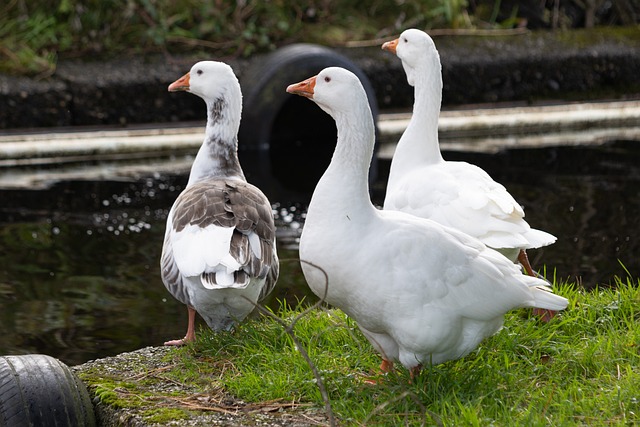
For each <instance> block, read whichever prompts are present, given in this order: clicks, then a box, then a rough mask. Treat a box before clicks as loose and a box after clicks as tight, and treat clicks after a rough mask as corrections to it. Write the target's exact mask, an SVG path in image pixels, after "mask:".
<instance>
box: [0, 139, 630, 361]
mask: <svg viewBox="0 0 640 427" xmlns="http://www.w3.org/2000/svg"><path fill="white" fill-rule="evenodd" d="M444 154H445V157H446V158H447V159H450V160H454V159H463V160H468V161H472V162H474V163H476V164H478V165H479V166H481V167H483V168H485V169H486V170H487V171H488V172H489V173H490V174H491V175H492V176H493V177H494V178H495V179H496V180H498V181H500V182H502V183H503V184H504V185H505V186H506V187H507V188H508V189H509V191H510V192H511V193H512V194H513V195H514V196H515V197H516V198H517V199H518V200H519V201H520V202H521V203H522V204H523V205H524V206H525V209H526V212H527V219H528V220H529V222H530V223H531V224H532V225H533V226H535V227H538V228H541V229H544V230H547V231H549V232H551V233H553V234H555V235H556V236H558V242H557V243H556V244H555V245H553V246H550V247H548V248H544V249H540V250H537V251H532V252H531V259H532V262H533V263H534V265H535V266H538V267H541V266H543V265H546V266H547V268H548V270H549V271H553V270H554V269H555V271H556V275H557V276H558V277H560V278H570V279H575V278H581V280H582V281H583V283H584V285H585V286H587V287H591V286H593V285H595V284H596V283H599V284H608V283H610V282H612V279H613V276H614V275H618V276H625V274H626V273H625V270H624V269H623V268H622V267H621V266H620V264H619V263H618V260H620V261H621V262H622V263H624V265H625V266H626V267H627V268H628V269H629V271H630V272H631V273H632V274H634V275H638V274H640V261H638V259H637V257H636V256H635V254H637V253H638V250H639V249H640V239H639V238H638V235H639V233H638V231H639V229H640V220H639V219H638V218H640V197H639V196H640V185H639V184H640V146H638V143H637V142H618V143H614V144H608V145H605V146H602V147H560V148H552V149H549V148H545V149H528V150H511V151H503V152H500V153H498V154H496V155H489V154H478V153H474V154H469V153H459V152H446V151H445V153H444ZM387 169H388V163H386V164H385V162H381V164H380V175H381V176H380V177H381V180H380V182H378V183H376V185H375V186H374V191H373V194H374V199H375V201H376V202H377V203H380V202H381V197H382V194H383V191H384V182H385V179H386V178H385V176H384V175H385V171H386V170H387ZM185 181H186V177H185V176H182V175H179V176H171V175H162V176H159V175H156V176H150V177H147V178H144V179H139V180H135V181H130V182H129V181H100V182H96V181H69V182H61V183H58V184H56V185H54V186H53V187H52V188H50V189H48V190H40V191H2V192H0V198H1V200H2V203H1V205H0V263H1V265H2V266H3V267H2V269H0V333H1V334H2V336H3V340H2V341H0V354H11V353H36V352H43V353H47V354H50V355H53V356H56V357H59V358H60V359H61V360H63V361H65V362H67V363H69V364H76V363H81V362H84V361H86V360H88V359H93V358H97V357H103V356H107V355H112V354H116V353H119V352H123V351H129V350H133V349H136V348H140V347H142V346H146V345H158V344H160V343H162V342H163V341H164V340H166V339H170V338H177V337H180V336H182V335H183V334H184V331H185V327H186V310H185V308H184V306H182V305H181V304H180V303H178V302H177V301H175V300H174V299H173V298H172V297H171V296H170V295H169V294H168V292H167V291H166V290H165V289H164V286H163V285H162V283H161V281H160V273H159V258H160V251H161V246H162V237H163V233H164V221H165V219H166V215H167V209H168V208H169V207H170V206H171V204H172V202H173V200H174V199H175V197H176V196H177V194H178V193H179V192H180V190H181V189H182V188H183V186H184V184H185ZM304 208H305V205H304V203H300V204H295V205H289V204H287V205H283V206H281V205H279V204H275V205H274V212H275V213H276V214H277V217H278V227H279V234H278V239H279V245H280V258H281V260H282V267H281V276H280V277H281V278H280V281H279V284H278V286H277V288H276V291H275V292H274V294H273V295H272V296H271V298H270V300H269V301H268V304H270V305H271V306H272V307H274V308H277V307H278V304H279V303H278V300H279V299H280V300H281V299H287V300H288V301H289V302H291V303H293V304H295V303H297V301H299V300H301V299H305V298H307V301H311V299H312V297H311V294H310V292H309V290H308V288H307V287H306V285H305V284H304V280H303V278H302V274H301V271H300V266H299V264H298V262H297V260H296V259H297V246H296V245H297V238H298V236H299V233H300V230H301V227H302V224H303V217H304ZM201 324H202V325H204V324H203V323H201Z"/></svg>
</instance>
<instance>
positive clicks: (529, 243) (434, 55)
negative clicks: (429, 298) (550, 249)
mask: <svg viewBox="0 0 640 427" xmlns="http://www.w3.org/2000/svg"><path fill="white" fill-rule="evenodd" d="M382 49H383V50H386V51H389V52H392V53H395V54H396V55H397V56H398V58H400V60H401V61H402V67H403V68H404V70H405V73H406V75H407V81H408V83H409V84H410V85H411V86H413V87H414V88H415V100H414V105H413V114H412V116H411V120H410V121H409V125H408V126H407V129H406V130H405V132H404V133H403V134H402V137H401V138H400V140H399V141H398V144H397V146H396V150H395V153H394V155H393V158H392V160H391V168H390V171H389V179H388V183H387V191H386V195H385V200H384V205H383V209H385V210H394V211H402V212H407V213H410V214H413V215H417V216H419V217H422V218H428V219H432V220H434V221H437V222H439V223H441V224H444V225H447V226H450V227H453V228H457V229H458V230H461V231H463V232H465V233H466V234H468V235H470V236H473V237H475V238H477V239H479V240H480V241H481V242H482V243H484V244H485V245H487V246H489V247H491V248H493V249H495V250H497V251H499V252H501V253H502V254H503V255H505V256H506V257H507V258H509V259H511V260H512V261H513V262H518V261H519V262H520V263H521V264H522V266H523V267H524V268H525V271H526V272H527V273H528V274H529V275H531V276H533V275H536V273H535V272H534V271H533V268H532V267H531V264H530V263H529V260H528V257H527V252H526V249H529V248H539V247H543V246H547V245H550V244H552V243H554V242H555V241H556V237H555V236H553V235H551V234H549V233H547V232H545V231H541V230H536V229H533V228H531V227H530V226H529V224H528V223H527V222H526V221H525V220H524V210H523V209H522V207H521V206H520V204H518V202H517V201H516V200H515V199H514V198H513V196H511V194H509V192H508V191H507V190H506V188H505V187H504V186H503V185H501V184H499V183H498V182H496V181H494V180H493V179H492V178H491V177H490V176H489V174H487V173H486V172H485V171H484V170H483V169H481V168H479V167H478V166H475V165H473V164H470V163H466V162H453V161H445V160H444V159H443V157H442V154H441V152H440V146H439V142H438V117H439V115H440V104H441V101H442V73H441V65H440V56H439V55H438V51H437V49H436V46H435V44H434V43H433V40H432V39H431V37H429V35H427V34H426V33H425V32H423V31H420V30H417V29H408V30H405V31H404V32H402V34H401V35H400V37H398V38H397V39H395V40H392V41H389V42H386V43H384V44H383V45H382Z"/></svg>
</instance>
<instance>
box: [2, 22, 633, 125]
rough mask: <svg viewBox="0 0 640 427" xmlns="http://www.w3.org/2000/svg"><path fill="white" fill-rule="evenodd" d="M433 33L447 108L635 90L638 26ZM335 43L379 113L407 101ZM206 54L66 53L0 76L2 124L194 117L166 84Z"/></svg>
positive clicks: (407, 94)
mask: <svg viewBox="0 0 640 427" xmlns="http://www.w3.org/2000/svg"><path fill="white" fill-rule="evenodd" d="M434 39H435V43H436V46H437V47H438V50H439V52H440V56H441V59H442V72H443V79H444V88H443V104H444V105H445V106H452V105H460V104H469V103H494V102H533V101H539V100H596V99H605V98H607V99H614V98H621V97H628V96H630V95H631V96H640V81H639V80H638V77H637V76H638V70H640V31H639V30H638V27H637V26H636V27H629V28H602V29H592V30H571V31H557V32H554V31H540V32H527V33H525V34H515V35H508V36H486V35H473V36H446V37H445V36H438V37H434ZM336 50H337V51H338V52H340V53H342V54H344V55H346V56H347V57H349V58H350V59H351V60H352V61H354V62H355V63H356V64H357V65H358V66H359V67H360V68H361V69H362V70H363V72H364V73H365V74H366V75H367V77H368V78H369V80H370V81H371V84H372V86H373V89H374V91H375V93H376V97H377V100H378V105H379V107H380V109H381V110H388V109H407V108H410V107H411V105H412V103H413V90H412V88H411V87H409V85H408V84H407V83H406V78H405V75H404V72H403V70H402V66H401V63H400V61H399V60H398V58H396V57H395V56H394V55H392V54H390V53H388V52H383V51H382V50H381V49H380V44H379V43H377V42H376V43H372V44H371V46H368V47H357V48H344V47H343V48H337V49H336ZM202 59H218V60H226V59H225V58H221V57H219V56H217V55H216V52H214V51H212V52H211V53H210V54H206V55H198V56H197V57H190V58H187V57H166V56H162V57H158V56H155V57H141V56H134V57H122V58H119V59H114V60H109V61H102V62H95V61H93V62H92V61H90V60H72V61H70V60H63V61H60V62H59V64H58V67H57V70H56V72H55V73H54V74H53V75H52V76H51V77H49V78H47V79H44V80H35V79H31V78H27V77H17V76H7V75H2V74H0V105H1V106H2V108H0V129H12V128H25V127H29V128H34V127H51V126H78V125H125V124H131V123H167V122H175V121H188V120H200V119H201V117H202V115H203V108H204V106H203V104H202V101H201V100H200V99H198V98H197V97H186V96H183V97H177V96H171V95H170V94H169V93H167V90H166V88H167V86H168V84H169V83H171V82H172V81H174V80H175V79H176V78H178V77H180V76H181V75H182V74H184V73H185V72H186V71H188V70H189V68H190V67H191V65H192V64H193V63H194V62H195V61H196V60H202ZM260 61H264V55H255V56H252V57H250V58H249V59H243V60H240V59H228V60H227V62H229V63H230V64H231V65H232V67H233V68H234V70H235V71H236V73H238V75H239V78H240V81H241V83H242V79H243V74H244V72H245V70H247V69H248V68H249V67H252V66H255V64H256V63H258V64H259V63H260ZM292 83H293V82H292ZM282 90H283V91H284V88H283V89H282ZM245 108H251V106H250V105H247V106H245Z"/></svg>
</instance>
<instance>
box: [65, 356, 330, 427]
mask: <svg viewBox="0 0 640 427" xmlns="http://www.w3.org/2000/svg"><path fill="white" fill-rule="evenodd" d="M196 357H197V356H196ZM189 369H197V368H195V367H194V364H193V361H192V360H190V358H189V357H184V350H182V349H177V348H175V347H146V348H142V349H140V350H136V351H133V352H129V353H122V354H119V355H117V356H113V357H106V358H103V359H98V360H92V361H89V362H87V363H84V364H82V365H78V366H74V367H73V370H74V371H75V372H76V374H77V375H78V376H79V377H80V379H81V380H82V381H84V383H85V384H86V385H87V388H88V389H89V394H90V395H91V397H92V400H93V404H94V408H95V411H96V421H97V423H98V425H99V426H103V427H112V426H114V427H115V426H131V427H147V426H203V427H204V426H274V427H277V426H281V427H307V426H317V425H325V424H327V418H326V417H325V415H324V413H323V411H322V409H321V408H317V407H314V406H310V405H308V404H304V403H299V402H291V401H283V400H282V401H281V400H278V401H270V402H259V403H248V402H244V401H242V400H239V399H237V398H235V397H233V396H232V395H230V394H228V393H227V392H226V391H225V390H224V387H223V385H222V384H221V383H220V381H219V380H218V379H217V378H216V377H215V375H211V376H209V375H207V374H202V375H201V377H200V380H199V381H198V383H197V384H194V383H192V382H188V381H185V382H183V381H181V380H180V379H179V378H180V371H181V370H183V371H186V370H189ZM176 373H177V374H176Z"/></svg>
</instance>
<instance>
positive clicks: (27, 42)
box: [0, 0, 640, 77]
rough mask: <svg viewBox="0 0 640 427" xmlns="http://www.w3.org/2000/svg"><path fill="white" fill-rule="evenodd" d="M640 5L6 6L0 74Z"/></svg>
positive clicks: (533, 21)
mask: <svg viewBox="0 0 640 427" xmlns="http://www.w3.org/2000/svg"><path fill="white" fill-rule="evenodd" d="M639 21H640V0H546V1H545V0H526V1H524V0H372V1H365V2H363V1H362V0H302V1H300V0H271V1H269V0H267V1H264V0H236V1H224V0H213V1H211V0H209V1H207V0H62V1H59V2H51V1H50V0H8V1H7V2H6V3H4V4H3V5H1V6H0V72H4V73H11V74H21V75H36V76H40V77H43V76H47V75H50V74H51V73H53V72H54V71H55V65H56V61H57V60H58V59H59V58H73V57H82V58H97V57H103V58H104V57H113V56H115V55H126V54H148V53H157V52H162V53H166V54H175V53H185V52H197V51H198V50H204V49H207V50H209V51H210V50H211V49H214V50H216V52H217V53H219V54H220V55H221V56H223V55H224V56H248V55H251V54H253V53H258V52H265V51H269V50H273V49H275V48H277V47H278V46H281V45H283V44H287V43H291V42H299V41H305V42H312V43H319V44H325V45H333V46H335V45H344V44H347V43H348V42H350V41H357V40H369V39H379V38H384V37H389V36H391V35H395V34H398V33H399V32H400V31H402V30H404V29H406V28H409V27H418V28H422V29H425V30H430V29H431V30H432V29H448V30H451V31H452V32H456V31H465V30H466V31H469V30H476V29H505V28H531V29H537V28H550V29H555V28H575V27H593V26H598V25H637V24H638V22H639Z"/></svg>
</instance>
